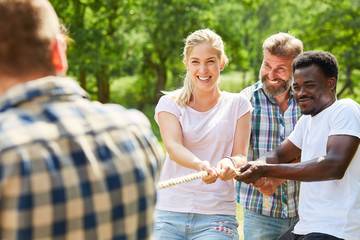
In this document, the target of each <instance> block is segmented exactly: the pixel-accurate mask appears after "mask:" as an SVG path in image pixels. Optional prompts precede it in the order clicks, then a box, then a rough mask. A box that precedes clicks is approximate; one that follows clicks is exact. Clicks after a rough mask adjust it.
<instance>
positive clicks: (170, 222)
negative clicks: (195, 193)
mask: <svg viewBox="0 0 360 240" xmlns="http://www.w3.org/2000/svg"><path fill="white" fill-rule="evenodd" d="M238 226H239V224H238V222H237V220H236V218H235V216H231V215H204V214H196V213H178V212H170V211H161V210H155V227H154V230H155V232H154V235H155V239H156V240H160V239H164V240H170V239H172V240H175V239H176V240H195V239H196V240H220V239H221V240H238V239H239V234H238V232H237V228H238Z"/></svg>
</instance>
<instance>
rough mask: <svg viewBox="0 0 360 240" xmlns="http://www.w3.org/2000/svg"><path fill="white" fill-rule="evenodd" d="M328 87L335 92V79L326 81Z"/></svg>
mask: <svg viewBox="0 0 360 240" xmlns="http://www.w3.org/2000/svg"><path fill="white" fill-rule="evenodd" d="M328 86H329V88H330V89H331V90H333V91H335V90H336V79H335V78H334V77H331V78H329V79H328Z"/></svg>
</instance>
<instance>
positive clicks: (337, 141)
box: [237, 135, 360, 183]
mask: <svg viewBox="0 0 360 240" xmlns="http://www.w3.org/2000/svg"><path fill="white" fill-rule="evenodd" d="M288 142H290V141H288ZM359 142H360V140H359V138H358V137H354V136H350V135H333V136H330V137H329V139H328V143H327V153H326V155H325V156H322V157H319V158H315V159H312V160H309V161H306V162H301V163H294V164H266V163H260V162H258V163H257V165H256V164H255V165H247V166H246V167H244V168H243V169H242V170H241V171H242V172H243V174H241V176H239V178H237V180H239V181H245V182H247V183H254V182H256V180H257V179H259V178H260V177H262V176H268V177H278V178H284V179H290V180H298V181H304V182H310V181H325V180H334V179H341V178H342V177H343V176H344V174H345V171H346V169H347V167H348V166H349V164H350V162H351V160H352V158H353V157H354V155H355V153H356V151H357V149H358V147H359ZM290 143H291V142H290ZM286 145H289V144H286ZM287 147H288V146H285V147H284V148H280V149H279V148H277V151H278V154H277V155H278V156H284V155H286V152H284V149H287ZM281 149H282V150H281ZM290 149H291V147H290ZM279 150H280V151H279ZM289 154H291V153H289ZM278 162H282V161H281V160H280V161H278Z"/></svg>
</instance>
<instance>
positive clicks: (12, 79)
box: [0, 74, 46, 96]
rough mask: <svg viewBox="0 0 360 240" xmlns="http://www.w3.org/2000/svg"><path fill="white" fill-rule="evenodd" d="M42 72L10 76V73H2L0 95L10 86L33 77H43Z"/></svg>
mask: <svg viewBox="0 0 360 240" xmlns="http://www.w3.org/2000/svg"><path fill="white" fill-rule="evenodd" d="M45 76H46V75H44V74H27V75H26V76H11V75H2V76H1V77H0V96H2V95H3V94H5V93H6V92H7V91H8V90H9V89H10V88H12V87H14V86H16V85H18V84H22V83H25V82H29V81H32V80H35V79H39V78H42V77H45Z"/></svg>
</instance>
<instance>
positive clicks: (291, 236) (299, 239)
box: [279, 225, 344, 240]
mask: <svg viewBox="0 0 360 240" xmlns="http://www.w3.org/2000/svg"><path fill="white" fill-rule="evenodd" d="M294 226H295V225H294ZM294 226H292V227H291V228H289V230H287V232H285V233H284V234H283V235H282V236H281V237H280V238H279V240H344V239H341V238H337V237H334V236H331V235H328V234H325V233H309V234H306V235H298V234H295V233H293V231H294Z"/></svg>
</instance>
